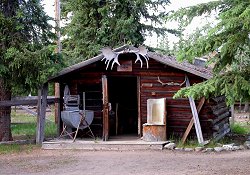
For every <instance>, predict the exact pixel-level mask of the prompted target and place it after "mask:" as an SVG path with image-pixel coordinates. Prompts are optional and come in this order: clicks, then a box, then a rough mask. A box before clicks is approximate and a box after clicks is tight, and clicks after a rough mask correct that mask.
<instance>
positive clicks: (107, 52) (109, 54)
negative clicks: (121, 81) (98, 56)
mask: <svg viewBox="0 0 250 175" xmlns="http://www.w3.org/2000/svg"><path fill="white" fill-rule="evenodd" d="M101 51H102V54H103V56H104V57H103V59H102V60H104V59H106V60H105V64H107V66H106V70H107V69H108V67H109V63H110V61H112V60H114V61H113V63H112V66H111V69H112V68H113V66H114V64H115V63H116V64H118V65H119V66H120V63H119V62H118V55H119V54H117V53H115V52H113V51H112V49H111V48H110V47H105V48H102V50H101ZM102 60H101V61H102Z"/></svg>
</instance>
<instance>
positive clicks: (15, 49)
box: [0, 0, 59, 141]
mask: <svg viewBox="0 0 250 175" xmlns="http://www.w3.org/2000/svg"><path fill="white" fill-rule="evenodd" d="M48 20H49V17H48V16H47V15H46V14H45V12H44V11H43V8H42V6H41V4H40V1H39V0H3V1H0V100H10V99H11V96H12V95H13V93H14V94H15V92H20V91H21V92H24V91H25V92H31V90H32V89H37V88H38V86H39V85H41V83H42V82H44V81H45V80H46V79H47V76H48V75H50V74H51V73H52V72H54V71H55V69H56V68H55V67H54V65H53V63H55V62H57V61H58V57H57V56H56V55H53V52H54V49H55V48H54V46H53V45H51V42H52V41H53V40H52V39H53V38H54V34H53V33H52V32H51V29H52V26H51V25H49V24H48ZM58 66H59V65H58ZM10 112H11V108H10V107H0V141H3V140H11V139H12V135H11V130H10Z"/></svg>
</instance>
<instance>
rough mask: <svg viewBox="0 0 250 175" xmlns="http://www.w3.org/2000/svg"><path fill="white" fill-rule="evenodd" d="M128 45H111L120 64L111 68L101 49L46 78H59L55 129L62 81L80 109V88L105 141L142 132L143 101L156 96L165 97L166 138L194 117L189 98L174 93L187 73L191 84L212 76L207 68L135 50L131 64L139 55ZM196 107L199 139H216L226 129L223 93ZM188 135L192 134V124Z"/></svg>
mask: <svg viewBox="0 0 250 175" xmlns="http://www.w3.org/2000/svg"><path fill="white" fill-rule="evenodd" d="M129 48H130V46H127V45H125V46H122V47H120V48H117V49H114V50H113V51H114V53H119V55H117V59H118V61H119V62H118V63H119V64H120V65H118V64H114V65H112V69H111V64H110V65H107V62H108V60H106V61H105V60H103V59H105V56H104V54H100V55H98V56H96V57H94V58H91V59H88V60H86V61H83V62H80V63H78V64H75V65H72V66H70V67H67V68H65V69H64V70H62V71H61V72H59V73H58V74H57V75H55V76H53V77H51V78H50V79H49V80H48V82H56V83H59V88H60V103H59V109H58V116H57V117H58V126H59V130H58V132H60V131H61V130H62V120H61V117H60V114H61V111H62V110H63V96H64V88H65V86H66V85H67V86H68V87H69V90H70V94H72V95H80V97H81V100H80V101H81V102H80V108H83V102H82V95H81V94H82V93H83V92H85V108H86V110H91V111H94V119H93V122H92V123H91V128H92V130H93V132H94V135H95V136H96V137H101V138H103V139H104V140H108V139H109V138H110V137H112V136H116V135H119V136H123V135H124V136H125V135H135V136H137V137H138V138H140V137H142V135H143V133H142V132H143V131H142V130H143V124H144V123H147V100H148V99H158V98H165V99H166V101H165V102H166V129H165V132H166V133H165V134H166V137H167V138H172V137H182V136H183V135H184V133H185V131H186V129H187V128H188V126H189V124H190V121H191V119H192V118H193V113H192V109H191V103H190V101H189V99H187V98H178V99H173V95H174V94H175V93H176V92H177V91H178V90H179V89H180V88H182V87H185V86H186V84H185V81H186V78H188V80H189V82H190V84H191V85H192V84H194V83H199V82H202V81H205V80H207V79H209V78H211V77H212V73H211V70H210V69H209V68H205V67H203V66H199V65H194V64H190V63H188V62H181V63H180V62H178V61H176V59H175V58H174V57H172V56H164V55H161V54H158V53H155V52H147V53H145V52H144V55H139V57H140V58H141V61H142V62H141V61H139V62H138V61H137V62H136V63H135V61H136V60H137V59H138V55H137V54H135V51H129ZM105 63H106V64H105ZM195 106H199V107H198V108H200V109H198V111H196V112H197V113H198V114H199V115H198V116H199V122H200V126H201V131H202V135H203V137H204V138H206V139H220V138H222V137H223V136H224V135H225V134H226V133H228V132H229V131H230V127H229V117H230V112H229V108H228V107H227V106H226V103H225V98H223V97H216V98H211V99H204V100H203V102H202V100H195ZM195 109H196V108H195ZM196 110H197V109H196ZM191 127H192V125H191ZM190 129H191V128H190ZM189 137H196V132H195V128H194V127H192V129H191V132H190V134H189Z"/></svg>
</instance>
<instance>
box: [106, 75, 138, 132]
mask: <svg viewBox="0 0 250 175" xmlns="http://www.w3.org/2000/svg"><path fill="white" fill-rule="evenodd" d="M108 96H109V103H110V104H111V111H110V113H109V134H110V136H115V135H137V134H138V133H137V132H138V104H137V78H136V77H108Z"/></svg>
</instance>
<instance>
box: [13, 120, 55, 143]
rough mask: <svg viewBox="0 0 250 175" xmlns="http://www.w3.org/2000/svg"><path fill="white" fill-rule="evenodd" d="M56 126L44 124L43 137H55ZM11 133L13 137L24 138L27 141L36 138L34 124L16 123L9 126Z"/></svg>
mask: <svg viewBox="0 0 250 175" xmlns="http://www.w3.org/2000/svg"><path fill="white" fill-rule="evenodd" d="M56 129H57V128H56V124H55V123H52V122H46V124H45V131H44V132H45V137H53V136H56ZM11 132H12V135H13V137H14V138H15V137H20V136H22V137H26V138H27V139H32V138H33V139H34V138H35V137H36V123H16V124H12V125H11Z"/></svg>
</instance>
